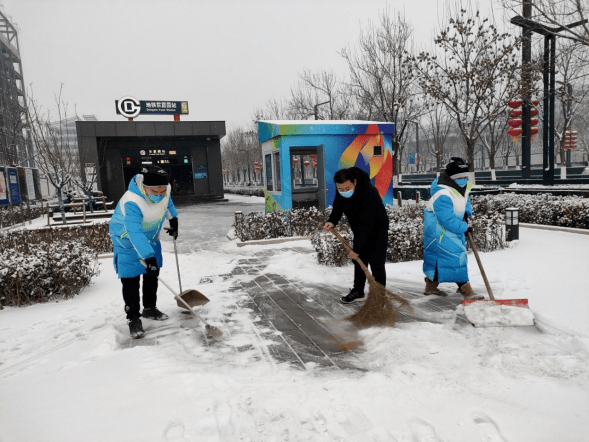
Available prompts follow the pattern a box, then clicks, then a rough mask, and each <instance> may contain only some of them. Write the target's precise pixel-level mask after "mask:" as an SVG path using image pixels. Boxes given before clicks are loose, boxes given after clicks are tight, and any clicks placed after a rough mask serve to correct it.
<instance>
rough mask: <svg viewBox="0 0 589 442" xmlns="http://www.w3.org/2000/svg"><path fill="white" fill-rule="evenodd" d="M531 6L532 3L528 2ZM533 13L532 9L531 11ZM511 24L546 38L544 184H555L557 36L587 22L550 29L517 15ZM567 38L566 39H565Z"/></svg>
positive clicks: (525, 117)
mask: <svg viewBox="0 0 589 442" xmlns="http://www.w3.org/2000/svg"><path fill="white" fill-rule="evenodd" d="M526 3H529V4H531V2H526ZM530 12H531V9H530ZM511 23H512V24H514V25H516V26H520V27H522V28H523V29H524V30H525V31H527V32H536V33H537V34H540V35H543V36H544V58H543V71H544V106H543V107H544V124H543V137H542V146H543V151H544V155H543V184H545V185H553V184H554V95H555V87H554V84H555V82H556V81H555V80H556V79H555V75H556V68H555V66H556V36H557V35H558V33H559V32H561V31H564V30H568V29H571V28H574V27H576V26H580V25H583V24H585V23H587V20H580V21H578V22H575V23H571V24H570V25H566V26H561V27H559V28H549V27H548V26H545V25H543V24H541V23H538V22H535V21H532V20H530V19H529V18H524V17H522V16H520V15H517V16H515V17H513V18H512V19H511ZM565 38H566V37H565ZM522 120H523V124H522V126H523V127H522V129H523V131H524V132H523V135H524V138H526V137H529V135H530V122H529V115H526V112H525V109H524V115H523V118H522Z"/></svg>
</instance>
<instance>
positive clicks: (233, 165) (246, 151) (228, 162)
mask: <svg viewBox="0 0 589 442" xmlns="http://www.w3.org/2000/svg"><path fill="white" fill-rule="evenodd" d="M221 158H222V162H223V169H224V170H226V171H229V175H230V179H231V181H232V182H234V183H235V182H241V183H244V182H246V183H248V184H252V183H253V182H255V181H258V178H259V172H258V171H256V170H255V163H256V162H258V164H260V165H261V162H262V148H261V145H260V143H259V142H258V140H257V130H256V131H254V130H244V129H243V128H238V129H234V130H231V131H229V133H228V134H227V136H226V137H225V138H224V139H223V145H222V147H221Z"/></svg>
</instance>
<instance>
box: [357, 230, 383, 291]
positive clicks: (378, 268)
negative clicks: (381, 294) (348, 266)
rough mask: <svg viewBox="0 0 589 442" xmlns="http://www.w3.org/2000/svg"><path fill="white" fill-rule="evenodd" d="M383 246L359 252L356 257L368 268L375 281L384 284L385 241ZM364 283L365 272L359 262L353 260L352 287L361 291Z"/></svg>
mask: <svg viewBox="0 0 589 442" xmlns="http://www.w3.org/2000/svg"><path fill="white" fill-rule="evenodd" d="M383 243H384V247H376V248H373V249H368V250H366V251H364V252H360V254H359V256H358V258H360V261H362V262H363V263H364V265H365V266H366V267H368V268H369V269H370V272H371V273H372V276H374V279H376V282H378V283H380V284H382V285H383V286H386V284H387V272H386V269H385V266H384V264H385V261H386V259H387V248H386V241H384V242H383ZM365 285H366V274H365V273H364V270H362V267H360V264H358V263H357V262H356V261H354V289H356V290H358V291H360V292H363V291H364V286H365Z"/></svg>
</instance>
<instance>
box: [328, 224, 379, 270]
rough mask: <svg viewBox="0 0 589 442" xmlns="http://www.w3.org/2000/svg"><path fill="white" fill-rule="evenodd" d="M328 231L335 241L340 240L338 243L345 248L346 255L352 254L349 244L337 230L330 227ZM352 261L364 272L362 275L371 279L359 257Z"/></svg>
mask: <svg viewBox="0 0 589 442" xmlns="http://www.w3.org/2000/svg"><path fill="white" fill-rule="evenodd" d="M329 231H330V232H331V233H333V234H334V235H335V236H336V238H337V239H339V240H340V242H341V243H342V244H343V246H344V247H345V248H346V250H347V251H348V253H350V252H353V250H352V248H351V247H350V244H348V242H347V241H346V240H345V239H344V237H343V236H341V235H340V233H339V232H338V231H337V230H335V227H332V228H331V229H329ZM353 259H354V261H356V262H357V263H358V265H359V266H360V267H361V268H362V270H363V271H364V273H365V274H366V276H367V277H368V278H369V279H370V278H372V275H371V274H370V272H369V271H368V268H367V267H366V266H365V265H364V263H363V262H362V260H361V259H360V258H359V257H358V258H353Z"/></svg>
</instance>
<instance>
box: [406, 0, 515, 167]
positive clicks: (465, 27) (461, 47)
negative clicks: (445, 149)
mask: <svg viewBox="0 0 589 442" xmlns="http://www.w3.org/2000/svg"><path fill="white" fill-rule="evenodd" d="M449 15H450V16H449V18H448V25H447V26H442V27H441V29H440V30H439V32H438V34H437V36H436V37H435V40H434V42H435V46H436V47H437V51H436V52H432V53H428V52H422V53H420V54H419V56H418V57H417V59H416V66H417V69H418V70H419V83H420V85H421V87H422V88H423V91H424V92H425V93H426V94H427V95H429V96H430V97H432V99H433V100H435V101H437V102H439V103H441V104H442V105H443V106H444V107H445V108H446V110H447V112H448V114H449V115H450V116H451V117H452V119H453V120H454V121H455V123H456V126H457V128H458V130H459V133H460V135H461V137H462V139H463V141H464V143H465V147H466V153H467V158H468V163H469V164H470V170H471V172H473V171H474V149H475V141H476V140H477V138H478V137H479V135H480V134H481V132H483V131H484V130H485V129H486V128H487V127H488V126H489V124H490V123H492V122H493V121H495V120H496V119H498V118H503V116H504V114H505V109H506V106H507V103H508V102H509V101H510V100H511V99H513V98H515V97H517V96H519V95H520V94H521V93H522V90H521V82H520V81H519V72H520V63H519V60H518V58H519V57H518V50H519V47H520V42H519V40H518V39H516V38H514V37H512V36H511V35H510V34H507V33H500V32H499V31H498V29H497V27H496V26H495V24H494V23H493V22H492V21H491V20H490V19H488V18H483V17H482V16H481V15H480V13H479V12H478V11H471V10H469V9H465V8H464V7H463V6H462V3H461V2H459V1H457V2H456V3H455V4H454V5H453V9H452V10H450V11H449Z"/></svg>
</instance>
